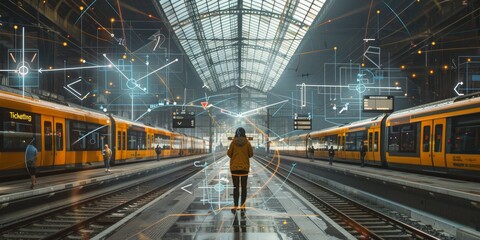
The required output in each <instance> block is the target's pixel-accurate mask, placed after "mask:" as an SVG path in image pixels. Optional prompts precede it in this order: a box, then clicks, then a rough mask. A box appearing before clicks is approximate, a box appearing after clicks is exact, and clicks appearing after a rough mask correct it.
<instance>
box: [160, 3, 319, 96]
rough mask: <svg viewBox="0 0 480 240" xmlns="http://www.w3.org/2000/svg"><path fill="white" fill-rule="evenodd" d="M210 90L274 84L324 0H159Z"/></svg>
mask: <svg viewBox="0 0 480 240" xmlns="http://www.w3.org/2000/svg"><path fill="white" fill-rule="evenodd" d="M159 3H160V5H161V8H162V10H163V14H164V16H165V17H166V18H167V20H168V21H169V24H170V26H171V27H172V29H173V31H174V32H175V35H176V37H177V38H178V40H179V42H180V44H181V45H182V47H183V49H184V50H185V53H186V54H187V56H188V58H189V59H190V61H191V63H192V64H193V66H194V67H195V69H196V70H197V72H198V74H199V75H200V77H201V78H202V80H203V81H204V84H206V85H207V86H208V87H209V88H210V90H212V91H218V90H221V89H224V88H228V87H232V86H238V87H240V88H243V87H245V86H248V87H251V88H254V89H258V90H260V91H263V92H266V91H268V90H270V89H272V88H273V87H274V86H275V84H276V82H277V81H278V79H279V78H280V75H281V74H282V72H283V70H284V69H285V67H286V66H287V64H288V62H289V60H290V58H291V57H292V55H293V54H294V52H295V50H296V49H297V47H298V46H299V44H300V42H301V40H302V39H303V37H304V36H305V34H306V32H307V31H308V29H309V27H310V25H311V24H312V23H313V21H314V19H315V17H316V16H317V14H318V13H319V11H320V9H321V8H322V6H323V4H324V3H325V0H317V1H315V0H296V1H291V0H234V1H232V0H230V1H227V0H225V1H223V0H222V1H209V0H199V1H194V0H182V1H180V0H159Z"/></svg>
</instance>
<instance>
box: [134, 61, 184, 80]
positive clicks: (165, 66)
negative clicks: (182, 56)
mask: <svg viewBox="0 0 480 240" xmlns="http://www.w3.org/2000/svg"><path fill="white" fill-rule="evenodd" d="M174 62H178V58H175V60H173V61H172V62H169V63H168V64H167V65H165V66H163V67H160V68H158V69H157V70H155V71H153V72H151V73H149V74H147V75H145V76H143V77H141V78H139V79H137V81H140V80H142V79H144V78H146V77H148V76H150V75H152V74H154V73H156V72H158V71H160V70H162V69H164V68H166V67H168V66H169V65H170V64H172V63H174Z"/></svg>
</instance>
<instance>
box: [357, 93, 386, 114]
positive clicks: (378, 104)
mask: <svg viewBox="0 0 480 240" xmlns="http://www.w3.org/2000/svg"><path fill="white" fill-rule="evenodd" d="M363 111H364V112H385V113H387V112H393V96H380V95H376V96H363Z"/></svg>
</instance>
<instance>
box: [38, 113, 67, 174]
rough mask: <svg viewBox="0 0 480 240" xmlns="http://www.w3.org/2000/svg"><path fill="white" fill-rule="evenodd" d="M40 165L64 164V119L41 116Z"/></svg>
mask: <svg viewBox="0 0 480 240" xmlns="http://www.w3.org/2000/svg"><path fill="white" fill-rule="evenodd" d="M41 125H42V135H43V141H42V143H43V146H42V150H43V151H42V159H43V162H42V165H43V166H54V165H62V164H65V143H64V135H65V119H63V118H54V117H52V116H42V123H41Z"/></svg>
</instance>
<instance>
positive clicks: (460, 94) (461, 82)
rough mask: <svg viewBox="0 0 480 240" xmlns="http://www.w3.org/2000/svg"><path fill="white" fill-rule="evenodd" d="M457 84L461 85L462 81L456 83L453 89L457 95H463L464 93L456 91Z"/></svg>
mask: <svg viewBox="0 0 480 240" xmlns="http://www.w3.org/2000/svg"><path fill="white" fill-rule="evenodd" d="M458 85H463V82H459V83H457V85H456V86H455V87H454V88H453V90H454V91H455V92H456V93H457V95H458V96H462V95H465V94H463V93H459V92H458V91H457V88H458Z"/></svg>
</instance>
